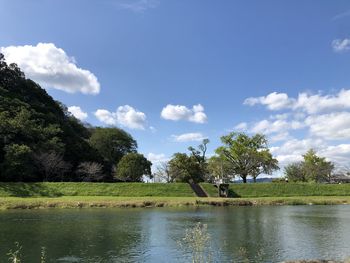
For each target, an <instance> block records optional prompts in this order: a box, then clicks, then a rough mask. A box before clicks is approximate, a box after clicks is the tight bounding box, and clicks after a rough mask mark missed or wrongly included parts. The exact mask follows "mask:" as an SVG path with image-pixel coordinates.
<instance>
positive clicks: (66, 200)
mask: <svg viewBox="0 0 350 263" xmlns="http://www.w3.org/2000/svg"><path fill="white" fill-rule="evenodd" d="M309 204H314V205H336V204H350V197H349V196H343V197H340V196H307V197H305V196H303V197H259V198H214V197H209V198H198V197H152V196H150V197H122V196H114V197H112V196H63V197H40V198H38V197H27V198H22V197H2V198H0V210H4V209H41V208H91V207H110V208H114V207H120V208H128V207H130V208H132V207H181V206H258V205H309Z"/></svg>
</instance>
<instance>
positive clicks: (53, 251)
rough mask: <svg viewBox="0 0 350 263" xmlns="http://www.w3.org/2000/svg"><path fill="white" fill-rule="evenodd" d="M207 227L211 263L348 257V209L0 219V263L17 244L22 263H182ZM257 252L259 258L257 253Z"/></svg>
mask: <svg viewBox="0 0 350 263" xmlns="http://www.w3.org/2000/svg"><path fill="white" fill-rule="evenodd" d="M197 222H202V223H204V224H207V225H208V231H209V233H210V235H211V240H212V246H213V248H214V251H215V254H214V259H215V260H216V261H217V262H233V261H235V259H237V258H238V257H239V250H240V248H242V247H243V248H244V249H245V250H246V252H247V255H248V256H249V258H250V259H251V260H252V261H255V257H256V256H257V255H259V256H261V257H262V259H263V261H264V262H278V261H282V260H287V259H301V258H303V259H311V258H319V259H325V258H328V259H344V258H346V257H349V256H350V206H281V207H272V206H266V207H226V208H223V207H221V208H219V207H218V208H215V207H211V208H171V209H167V208H159V209H82V210H64V209H61V210H31V211H18V210H17V211H2V212H0V262H5V261H6V253H7V252H8V251H9V250H10V249H11V248H13V244H14V242H15V241H19V242H20V243H21V245H22V246H23V250H22V254H23V255H24V262H38V261H39V258H40V252H41V247H46V257H47V259H48V262H188V261H189V259H190V257H189V255H185V254H184V253H183V251H182V250H181V249H180V248H179V246H178V241H179V240H180V239H181V238H182V237H183V236H184V232H185V229H186V228H190V227H192V226H194V225H195V224H196V223H197ZM261 252H262V253H261Z"/></svg>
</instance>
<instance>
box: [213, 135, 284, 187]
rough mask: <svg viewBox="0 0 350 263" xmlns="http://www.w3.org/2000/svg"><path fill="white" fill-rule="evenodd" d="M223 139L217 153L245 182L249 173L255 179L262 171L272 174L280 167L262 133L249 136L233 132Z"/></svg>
mask: <svg viewBox="0 0 350 263" xmlns="http://www.w3.org/2000/svg"><path fill="white" fill-rule="evenodd" d="M221 141H222V143H223V146H221V147H219V148H218V149H216V153H217V154H218V155H219V156H220V158H222V159H223V160H225V161H227V162H228V163H229V164H230V170H231V171H233V173H234V174H237V175H239V176H240V177H241V178H242V180H243V182H244V183H246V182H247V176H249V175H250V176H252V177H253V179H254V181H255V180H256V178H257V177H258V176H259V175H260V174H261V173H265V174H271V173H272V172H273V171H275V170H277V169H279V167H278V161H277V160H276V159H274V158H273V157H272V155H271V153H270V150H269V148H268V145H267V140H266V138H265V136H264V135H262V134H256V135H254V136H252V137H249V136H248V135H246V134H244V133H235V132H232V133H230V134H228V135H226V136H222V137H221Z"/></svg>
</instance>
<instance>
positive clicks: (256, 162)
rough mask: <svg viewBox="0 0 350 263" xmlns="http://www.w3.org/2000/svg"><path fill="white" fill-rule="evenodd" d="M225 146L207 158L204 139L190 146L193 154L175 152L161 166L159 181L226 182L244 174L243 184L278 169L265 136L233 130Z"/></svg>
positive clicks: (224, 137)
mask: <svg viewBox="0 0 350 263" xmlns="http://www.w3.org/2000/svg"><path fill="white" fill-rule="evenodd" d="M221 142H222V146H220V147H219V148H217V149H216V150H215V153H216V154H215V155H214V156H212V157H210V158H207V157H206V151H207V144H208V143H209V140H207V139H206V140H203V142H202V144H200V145H199V146H198V148H193V147H189V148H188V150H189V153H188V154H187V153H175V154H174V155H173V157H172V159H171V160H170V161H169V162H163V163H162V164H161V165H160V166H158V167H157V171H156V173H155V175H154V176H155V180H159V181H166V182H195V183H198V182H211V183H214V182H223V183H230V182H232V181H233V180H234V179H235V177H237V176H238V177H240V178H241V179H242V181H243V183H246V182H247V178H248V177H249V176H250V177H252V178H253V180H254V182H255V181H256V178H257V177H258V176H259V175H260V174H271V173H273V172H274V171H276V170H278V169H279V167H278V161H277V159H275V158H273V156H272V154H271V153H270V150H269V148H268V143H267V139H266V137H265V136H264V135H261V134H256V135H253V136H248V135H247V134H244V133H235V132H232V133H230V134H228V135H226V136H222V137H221Z"/></svg>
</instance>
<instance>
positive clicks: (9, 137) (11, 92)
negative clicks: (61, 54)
mask: <svg viewBox="0 0 350 263" xmlns="http://www.w3.org/2000/svg"><path fill="white" fill-rule="evenodd" d="M89 137H90V131H89V129H87V128H86V127H84V126H83V125H82V124H81V123H80V122H79V121H78V120H77V119H76V118H74V117H73V116H72V115H71V114H69V113H68V111H67V109H66V107H65V106H63V105H62V104H61V103H59V102H57V101H55V100H54V99H53V98H52V97H51V96H49V95H48V94H47V92H46V91H45V90H44V89H42V88H41V87H40V86H39V85H38V84H37V83H35V82H33V81H32V80H30V79H26V78H25V76H24V74H23V73H22V72H21V71H20V69H19V68H18V67H17V66H16V65H15V64H10V65H7V64H6V62H5V60H4V57H3V55H2V54H0V180H1V181H41V180H44V179H45V178H44V177H45V176H48V172H49V171H48V169H50V167H43V165H44V163H43V162H45V161H48V159H50V158H51V159H52V158H55V159H56V161H57V162H56V166H58V168H59V169H57V171H58V170H59V172H56V173H55V176H57V178H50V180H64V179H66V180H69V181H71V180H73V181H74V180H79V178H74V176H75V175H74V173H72V172H71V171H72V170H74V169H75V168H76V167H77V165H78V164H79V163H80V162H83V161H96V162H102V160H103V159H102V157H101V156H100V155H99V154H98V152H97V150H95V149H94V148H92V147H91V146H90V145H89V143H88V141H87V140H88V138H89ZM58 159H60V160H58ZM41 168H42V169H41ZM51 168H52V167H51ZM68 175H69V178H65V177H66V176H68ZM58 177H59V178H58ZM46 179H48V178H46Z"/></svg>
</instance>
